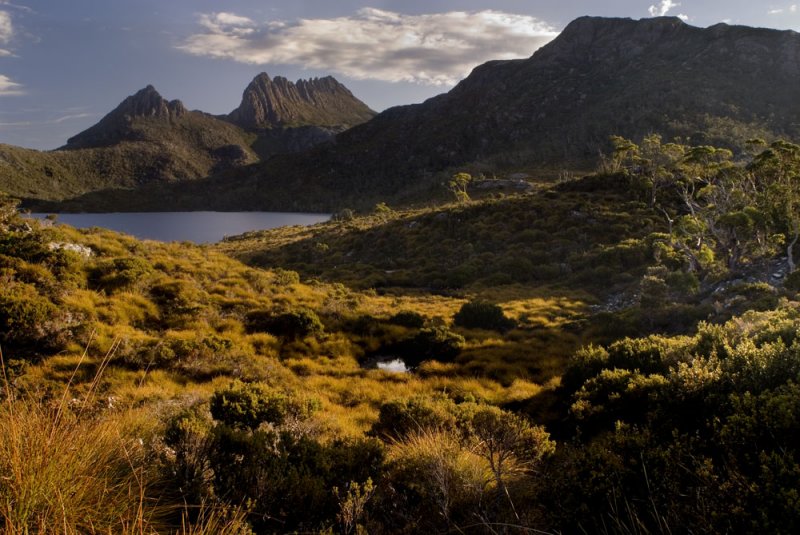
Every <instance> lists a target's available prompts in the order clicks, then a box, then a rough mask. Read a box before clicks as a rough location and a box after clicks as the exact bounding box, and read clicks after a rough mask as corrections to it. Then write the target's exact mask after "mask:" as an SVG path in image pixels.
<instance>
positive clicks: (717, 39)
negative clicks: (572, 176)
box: [0, 17, 800, 210]
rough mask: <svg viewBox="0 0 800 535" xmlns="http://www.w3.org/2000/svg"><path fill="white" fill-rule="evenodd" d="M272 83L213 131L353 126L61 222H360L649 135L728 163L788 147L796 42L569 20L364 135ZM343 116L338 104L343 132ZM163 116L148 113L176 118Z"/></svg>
mask: <svg viewBox="0 0 800 535" xmlns="http://www.w3.org/2000/svg"><path fill="white" fill-rule="evenodd" d="M268 81H269V79H268V78H262V77H257V78H256V79H255V80H254V81H253V83H251V85H250V86H249V87H248V90H247V91H246V92H245V98H243V100H242V104H241V105H240V106H239V108H237V110H235V111H234V112H233V113H231V114H230V115H228V116H226V117H224V118H222V119H224V120H225V121H230V122H231V123H234V124H236V125H238V126H239V127H243V128H242V131H243V132H246V133H247V134H250V135H258V132H259V131H265V130H269V129H270V128H271V129H273V130H269V131H274V128H275V127H276V125H277V126H278V127H279V128H287V127H296V126H298V125H301V124H308V122H309V118H310V117H309V115H307V114H306V110H309V109H310V110H315V109H318V108H322V107H324V108H325V109H326V110H327V112H326V114H325V116H324V117H323V116H322V114H319V113H312V117H313V118H314V119H315V120H316V122H317V125H316V126H317V127H319V125H322V124H326V121H327V122H331V121H332V120H335V121H338V122H339V123H340V124H342V123H343V122H344V121H345V119H347V120H348V121H349V122H348V123H347V124H348V126H352V125H355V126H353V127H352V128H349V129H346V130H343V131H341V133H339V134H338V135H337V136H336V138H335V142H333V143H323V144H321V145H318V146H316V147H313V148H311V149H309V150H306V151H303V152H302V153H301V154H285V153H284V154H279V155H275V156H273V157H271V158H268V159H265V158H264V157H263V154H261V155H260V156H261V158H260V160H261V161H260V162H258V163H253V164H249V162H251V161H254V160H255V159H256V158H257V157H258V156H259V150H258V149H259V143H257V142H252V141H251V142H250V143H249V144H248V143H243V144H242V143H240V144H239V145H240V146H241V147H243V149H242V151H241V153H239V154H237V156H238V157H239V159H238V160H237V162H236V163H237V165H231V164H230V160H225V159H223V160H221V162H215V163H214V165H206V168H207V169H208V170H209V172H210V177H209V178H208V179H206V180H200V181H193V182H192V183H191V184H188V185H181V186H180V187H175V186H173V185H169V184H167V185H166V186H164V185H155V186H150V187H148V188H145V189H144V190H137V191H133V192H131V191H117V192H112V193H111V194H109V193H108V192H103V193H97V192H95V193H92V194H89V195H88V196H84V197H81V198H79V199H77V200H76V201H75V202H73V204H72V205H68V206H67V207H70V206H71V207H74V208H78V209H79V208H83V209H86V208H88V209H93V208H96V209H102V208H103V206H108V205H109V203H111V204H118V205H120V207H129V208H130V209H158V208H163V206H162V204H163V202H162V203H161V204H160V203H159V199H161V200H163V199H169V205H170V206H173V207H174V206H180V207H183V208H186V209H199V208H208V209H212V208H213V209H317V210H335V209H339V208H342V207H344V206H349V207H355V208H358V207H366V206H371V204H374V203H375V202H378V201H391V202H396V203H397V202H405V201H415V200H424V199H429V198H431V196H435V195H436V194H437V193H441V191H442V190H443V188H442V187H441V184H442V182H445V183H446V181H447V177H449V175H450V174H451V173H452V172H455V171H459V170H466V171H471V172H486V173H487V174H490V173H496V174H503V173H510V172H519V171H530V170H541V169H559V168H571V169H589V168H591V167H592V166H593V165H594V162H596V160H597V158H598V156H599V154H600V153H601V152H604V151H607V150H609V148H610V147H609V144H608V139H609V136H610V135H612V134H617V135H622V136H625V137H628V138H632V139H640V138H641V137H642V136H644V135H647V134H649V133H659V134H661V135H662V136H664V137H665V138H666V139H672V138H674V137H680V138H682V139H683V140H686V141H688V142H690V143H692V144H713V145H724V146H728V147H729V148H732V149H734V150H737V149H738V148H739V147H741V146H743V145H744V142H745V140H746V139H748V138H751V137H761V138H765V139H767V140H769V139H774V138H778V137H785V138H790V139H798V138H800V100H798V96H800V94H799V93H800V89H799V88H800V34H797V33H796V32H793V31H778V30H770V29H759V28H750V27H743V26H730V25H727V24H718V25H715V26H712V27H709V28H697V27H693V26H690V25H688V24H686V23H684V22H683V21H681V20H680V19H678V18H673V17H657V18H651V19H643V20H638V21H636V20H631V19H619V18H600V17H582V18H579V19H576V20H575V21H573V22H572V23H570V24H569V25H568V26H567V27H566V28H565V29H564V31H563V32H562V33H561V34H560V35H559V36H558V37H557V38H556V39H554V40H553V41H552V42H551V43H549V44H548V45H546V46H544V47H542V48H541V49H539V50H537V51H536V52H535V53H534V54H533V55H532V56H531V57H530V58H527V59H520V60H504V61H491V62H488V63H486V64H483V65H480V66H478V67H476V68H475V69H474V70H473V72H472V73H471V74H470V75H469V76H468V77H467V78H466V79H464V80H463V81H461V82H460V83H459V84H458V85H457V86H456V87H454V88H453V89H452V90H451V91H449V92H448V93H446V94H442V95H439V96H437V97H434V98H431V99H429V100H427V101H425V102H423V103H421V104H415V105H410V106H399V107H395V108H391V109H388V110H386V111H384V112H382V113H380V114H378V115H377V116H375V117H374V118H372V119H371V120H366V119H368V118H369V117H368V115H369V113H370V112H369V110H368V109H366V107H365V106H364V107H363V108H359V107H358V106H357V105H356V103H355V102H354V101H355V99H354V97H353V101H349V100H348V99H346V98H342V97H340V98H336V99H335V102H336V105H333V104H330V103H329V101H328V100H326V98H327V95H328V94H329V93H327V92H325V91H322V90H321V88H325V89H326V90H327V88H328V87H331V88H332V91H333V90H335V89H338V88H339V87H341V86H339V84H337V83H336V82H335V81H334V80H332V79H329V78H325V79H322V80H318V81H316V88H317V91H316V94H317V95H320V96H318V97H313V98H312V97H311V95H312V93H314V91H311V90H310V89H309V88H308V85H307V84H305V83H303V84H301V83H298V84H296V85H294V86H292V84H289V83H288V82H287V81H285V80H284V79H277V78H276V79H275V80H274V81H272V82H271V83H268ZM342 89H343V88H342ZM348 93H349V92H348ZM270 95H281V96H282V98H266V97H267V96H270ZM306 95H308V98H306ZM321 95H325V96H326V98H323V97H322V96H321ZM301 101H302V103H300V102H301ZM261 102H279V103H282V104H283V103H286V104H288V103H292V108H291V109H290V110H286V109H283V108H282V107H281V106H273V107H269V106H264V107H260V106H259V103H261ZM339 103H348V106H347V110H349V114H348V115H347V117H345V116H342V115H340V114H339V113H338V110H339V106H338V105H339ZM162 104H163V103H162ZM163 105H165V106H166V108H161V107H160V108H159V110H160V111H159V113H161V114H167V115H169V117H172V115H173V114H175V115H178V114H179V113H178V111H179V110H178V108H177V107H176V108H175V111H174V112H173V111H170V110H171V108H170V106H171V104H169V103H167V104H163ZM167 112H169V113H167ZM112 113H113V112H112ZM191 113H194V112H191ZM184 116H185V114H184ZM165 117H166V115H165ZM353 117H354V118H353ZM351 118H353V119H351ZM209 120H210V119H209ZM365 120H366V121H365ZM104 121H105V119H104ZM179 121H180V119H177V121H176V122H179ZM102 123H103V121H101V123H100V124H102ZM90 130H91V129H90ZM87 132H88V131H87ZM84 134H86V133H84ZM84 134H81V135H79V136H78V137H80V136H82V135H84ZM73 139H74V138H73ZM261 139H264V137H263V134H262V138H261ZM231 144H233V145H235V143H228V142H226V143H225V145H231ZM302 145H303V143H298V144H297V146H295V147H292V148H301V146H302ZM68 147H69V144H68ZM303 148H304V147H303ZM250 151H253V152H250ZM276 152H277V151H276ZM283 152H286V151H283ZM0 161H1V160H0ZM238 164H244V165H238ZM248 164H249V165H248ZM174 178H181V177H177V176H176V177H174ZM120 186H123V187H125V186H129V184H120Z"/></svg>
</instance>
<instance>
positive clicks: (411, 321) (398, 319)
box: [389, 310, 425, 329]
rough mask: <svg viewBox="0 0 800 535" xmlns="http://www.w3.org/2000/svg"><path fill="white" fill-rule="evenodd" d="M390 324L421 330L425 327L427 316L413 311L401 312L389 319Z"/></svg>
mask: <svg viewBox="0 0 800 535" xmlns="http://www.w3.org/2000/svg"><path fill="white" fill-rule="evenodd" d="M389 323H391V324H393V325H400V326H401V327H408V328H409V329H421V328H422V327H423V326H424V325H425V316H423V315H422V314H420V313H418V312H414V311H413V310H401V311H400V312H398V313H396V314H394V315H393V316H392V317H390V318H389Z"/></svg>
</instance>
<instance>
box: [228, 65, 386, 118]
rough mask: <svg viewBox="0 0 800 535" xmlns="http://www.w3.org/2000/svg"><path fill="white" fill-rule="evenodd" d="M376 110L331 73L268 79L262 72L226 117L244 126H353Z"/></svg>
mask: <svg viewBox="0 0 800 535" xmlns="http://www.w3.org/2000/svg"><path fill="white" fill-rule="evenodd" d="M374 115H375V112H374V111H372V110H371V109H369V107H368V106H367V105H366V104H364V103H363V102H361V101H360V100H358V99H357V98H356V97H354V96H353V94H352V93H351V92H350V91H349V90H348V89H347V88H346V87H345V86H343V85H342V84H340V83H339V82H338V81H336V79H335V78H333V77H331V76H326V77H324V78H313V79H310V80H298V81H297V83H292V82H290V81H289V80H287V79H286V78H284V77H282V76H276V77H275V79H274V80H273V79H270V77H269V75H268V74H267V73H265V72H262V73H261V74H259V75H258V76H256V77H255V78H254V79H253V81H252V82H250V84H249V85H248V86H247V88H246V89H245V90H244V94H243V95H242V102H241V104H239V107H238V108H236V109H235V110H233V111H232V112H231V113H230V114H229V115H228V117H227V119H228V120H229V121H231V122H232V123H234V124H236V125H239V126H241V127H242V128H246V129H262V128H273V127H283V126H308V125H314V126H326V127H339V126H344V127H347V126H353V125H356V124H360V123H363V122H365V121H368V120H369V119H371V118H372V117H373V116H374Z"/></svg>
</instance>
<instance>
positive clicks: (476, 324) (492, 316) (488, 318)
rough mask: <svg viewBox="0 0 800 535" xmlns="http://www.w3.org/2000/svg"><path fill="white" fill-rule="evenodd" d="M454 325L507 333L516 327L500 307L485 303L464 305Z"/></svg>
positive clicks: (477, 302) (471, 302)
mask: <svg viewBox="0 0 800 535" xmlns="http://www.w3.org/2000/svg"><path fill="white" fill-rule="evenodd" d="M453 323H455V324H456V325H458V326H459V327H466V328H467V329H489V330H494V331H500V332H506V331H508V330H511V329H513V328H514V327H515V326H516V322H515V321H514V320H512V319H511V318H508V317H507V316H506V315H505V313H504V312H503V309H502V308H500V307H499V306H498V305H495V304H492V303H486V302H483V301H470V302H468V303H464V304H463V305H462V306H461V309H460V310H459V311H458V312H457V313H456V315H455V316H454V317H453Z"/></svg>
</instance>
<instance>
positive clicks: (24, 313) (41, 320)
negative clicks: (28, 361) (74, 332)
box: [0, 284, 64, 352]
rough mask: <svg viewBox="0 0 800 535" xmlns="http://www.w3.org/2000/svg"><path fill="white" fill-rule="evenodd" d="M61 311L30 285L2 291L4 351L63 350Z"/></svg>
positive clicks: (0, 324) (0, 323)
mask: <svg viewBox="0 0 800 535" xmlns="http://www.w3.org/2000/svg"><path fill="white" fill-rule="evenodd" d="M59 318H60V313H59V309H58V308H57V307H56V306H55V305H54V304H53V303H52V302H51V301H50V300H49V299H46V298H45V297H42V296H41V295H40V294H39V292H37V291H36V289H35V288H34V287H33V286H31V285H29V284H11V285H9V286H7V287H5V288H0V343H1V344H2V346H3V348H7V349H11V350H25V351H34V352H39V351H45V350H54V349H59V348H60V347H61V346H62V345H63V343H64V340H62V337H61V334H62V331H63V329H62V328H61V327H60V322H59Z"/></svg>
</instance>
